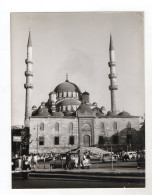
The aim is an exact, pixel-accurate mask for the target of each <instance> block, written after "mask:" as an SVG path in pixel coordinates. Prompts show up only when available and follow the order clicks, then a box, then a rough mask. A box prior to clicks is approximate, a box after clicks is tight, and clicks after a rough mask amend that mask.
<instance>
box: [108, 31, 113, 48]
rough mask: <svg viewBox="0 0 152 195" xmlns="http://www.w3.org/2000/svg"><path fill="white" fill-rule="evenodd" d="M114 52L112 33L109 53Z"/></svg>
mask: <svg viewBox="0 0 152 195" xmlns="http://www.w3.org/2000/svg"><path fill="white" fill-rule="evenodd" d="M111 50H114V46H113V41H112V35H111V33H110V44H109V51H111Z"/></svg>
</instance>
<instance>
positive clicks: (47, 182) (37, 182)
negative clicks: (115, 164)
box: [12, 177, 145, 189]
mask: <svg viewBox="0 0 152 195" xmlns="http://www.w3.org/2000/svg"><path fill="white" fill-rule="evenodd" d="M63 181H64V182H63ZM124 187H125V188H142V187H145V184H144V183H137V182H131V183H128V182H118V181H98V180H84V179H79V180H78V179H65V178H64V179H60V178H53V179H51V178H48V179H47V178H32V177H30V179H28V180H23V179H19V178H14V179H13V181H12V188H13V189H30V188H37V189H38V188H124Z"/></svg>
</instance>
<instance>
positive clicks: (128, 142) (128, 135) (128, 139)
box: [127, 131, 132, 145]
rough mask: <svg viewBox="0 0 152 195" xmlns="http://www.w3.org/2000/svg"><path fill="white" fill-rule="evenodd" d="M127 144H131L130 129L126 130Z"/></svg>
mask: <svg viewBox="0 0 152 195" xmlns="http://www.w3.org/2000/svg"><path fill="white" fill-rule="evenodd" d="M127 144H130V145H131V144H132V133H131V131H128V132H127Z"/></svg>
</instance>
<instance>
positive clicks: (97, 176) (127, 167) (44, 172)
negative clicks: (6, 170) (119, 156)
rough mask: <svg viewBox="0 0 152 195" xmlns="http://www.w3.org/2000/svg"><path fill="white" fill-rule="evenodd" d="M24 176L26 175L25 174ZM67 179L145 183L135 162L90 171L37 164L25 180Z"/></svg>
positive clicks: (95, 166)
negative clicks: (51, 167)
mask: <svg viewBox="0 0 152 195" xmlns="http://www.w3.org/2000/svg"><path fill="white" fill-rule="evenodd" d="M23 174H24V173H21V172H15V171H14V172H12V177H13V178H14V177H22V176H23ZM25 174H26V173H25ZM25 174H24V176H25ZM30 177H31V178H33V177H34V178H68V179H87V180H112V181H125V182H134V181H135V182H145V170H143V169H137V164H136V162H127V163H126V162H123V163H122V162H118V163H117V164H114V166H113V169H112V166H111V164H110V163H108V164H107V163H106V164H94V165H93V166H92V167H91V168H90V169H80V168H79V169H71V170H69V169H67V170H65V169H61V168H57V169H50V168H49V163H46V164H45V166H44V164H43V163H39V167H37V168H36V169H32V170H31V171H30V172H29V173H28V177H27V178H30Z"/></svg>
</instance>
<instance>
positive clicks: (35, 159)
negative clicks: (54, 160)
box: [33, 154, 39, 169]
mask: <svg viewBox="0 0 152 195" xmlns="http://www.w3.org/2000/svg"><path fill="white" fill-rule="evenodd" d="M33 158H34V169H35V168H36V167H37V168H38V167H39V166H38V162H37V161H38V155H37V154H35V155H34V157H33Z"/></svg>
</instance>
